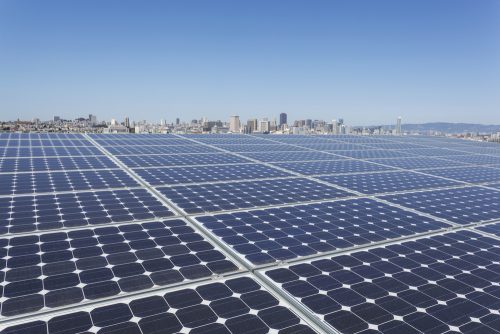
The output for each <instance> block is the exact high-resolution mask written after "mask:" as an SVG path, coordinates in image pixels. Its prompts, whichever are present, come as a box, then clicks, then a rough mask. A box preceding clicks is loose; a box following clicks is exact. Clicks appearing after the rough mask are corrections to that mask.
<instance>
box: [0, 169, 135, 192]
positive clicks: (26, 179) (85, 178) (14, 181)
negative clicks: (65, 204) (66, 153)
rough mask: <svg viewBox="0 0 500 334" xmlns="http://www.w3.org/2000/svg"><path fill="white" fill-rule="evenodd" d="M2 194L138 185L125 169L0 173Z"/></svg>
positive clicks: (0, 190)
mask: <svg viewBox="0 0 500 334" xmlns="http://www.w3.org/2000/svg"><path fill="white" fill-rule="evenodd" d="M0 183H1V184H2V187H1V188H0V195H17V194H29V193H45V192H61V191H77V190H93V189H107V188H128V187H138V186H139V184H138V183H137V182H136V181H135V180H134V179H132V178H131V177H130V176H129V175H128V174H127V173H126V172H125V171H123V170H121V169H108V170H96V171H68V172H50V173H20V174H0Z"/></svg>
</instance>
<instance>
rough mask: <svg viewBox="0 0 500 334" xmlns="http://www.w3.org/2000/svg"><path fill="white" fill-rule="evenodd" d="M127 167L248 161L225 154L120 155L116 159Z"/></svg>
mask: <svg viewBox="0 0 500 334" xmlns="http://www.w3.org/2000/svg"><path fill="white" fill-rule="evenodd" d="M117 158H118V159H119V160H120V161H121V162H123V163H124V164H125V165H126V166H128V167H132V168H135V167H162V166H187V165H191V166H194V165H200V166H201V165H225V164H237V163H248V162H251V161H250V160H246V159H244V158H240V157H238V156H233V155H230V154H226V153H220V154H219V153H218V154H178V155H122V156H118V157H117Z"/></svg>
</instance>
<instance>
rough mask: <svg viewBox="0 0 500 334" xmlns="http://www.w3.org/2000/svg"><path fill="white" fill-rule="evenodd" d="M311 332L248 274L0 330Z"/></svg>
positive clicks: (50, 333)
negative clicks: (247, 275)
mask: <svg viewBox="0 0 500 334" xmlns="http://www.w3.org/2000/svg"><path fill="white" fill-rule="evenodd" d="M92 329H96V330H97V329H98V330H99V333H136V334H140V333H165V334H167V333H176V332H179V331H182V332H185V331H190V333H193V334H196V333H197V334H200V333H241V334H245V333H248V334H250V333H268V332H273V331H274V332H276V333H283V334H286V333H300V334H310V333H316V331H315V330H313V329H312V328H311V327H309V326H308V325H307V324H306V322H305V321H304V320H302V319H301V318H299V317H298V316H297V314H295V313H294V312H293V311H291V310H290V309H289V308H288V307H287V306H286V304H283V302H280V300H278V299H276V298H275V297H274V296H273V295H272V294H271V293H269V292H268V291H266V290H265V289H264V288H263V287H262V286H261V285H259V284H258V283H257V282H256V281H255V280H253V279H252V278H249V277H239V278H233V279H228V280H225V281H222V282H217V283H209V284H202V285H199V286H196V287H188V288H182V289H178V290H174V291H168V292H166V293H160V292H158V293H154V294H148V295H147V296H145V297H142V298H140V297H135V298H133V299H127V300H123V301H121V302H119V303H113V304H107V305H104V306H99V307H94V308H87V309H84V310H82V311H78V312H72V313H68V314H63V315H59V316H55V317H52V318H50V317H48V318H46V319H44V320H37V321H33V322H28V323H24V324H20V325H17V326H12V327H9V328H7V329H6V330H5V331H4V333H5V334H13V333H16V334H28V333H29V334H38V333H48V334H55V333H57V334H61V333H80V332H85V331H88V330H92Z"/></svg>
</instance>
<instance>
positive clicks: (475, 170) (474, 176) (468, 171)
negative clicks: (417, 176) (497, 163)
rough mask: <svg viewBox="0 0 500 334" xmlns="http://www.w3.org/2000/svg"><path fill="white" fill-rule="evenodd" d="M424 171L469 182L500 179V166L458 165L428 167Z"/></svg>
mask: <svg viewBox="0 0 500 334" xmlns="http://www.w3.org/2000/svg"><path fill="white" fill-rule="evenodd" d="M422 172H423V173H426V174H431V175H436V176H441V177H446V178H449V179H454V180H458V181H463V182H468V183H484V182H494V181H500V168H489V167H479V166H478V167H457V168H445V169H426V170H422Z"/></svg>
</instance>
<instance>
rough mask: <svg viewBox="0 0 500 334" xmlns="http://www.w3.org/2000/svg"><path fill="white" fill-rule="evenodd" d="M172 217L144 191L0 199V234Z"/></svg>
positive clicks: (132, 190)
mask: <svg viewBox="0 0 500 334" xmlns="http://www.w3.org/2000/svg"><path fill="white" fill-rule="evenodd" d="M172 215H173V213H172V212H171V211H170V210H169V209H168V208H167V207H165V206H164V205H162V204H161V202H160V201H159V200H158V199H156V198H155V197H153V196H152V195H151V194H150V193H149V192H148V191H147V190H145V189H131V190H115V191H107V190H106V191H96V192H90V191H89V192H79V193H63V194H55V195H33V196H15V197H0V234H6V233H26V232H34V231H43V230H52V229H59V228H62V227H79V226H87V225H99V224H109V223H112V222H127V221H132V220H137V219H155V218H162V217H168V216H172Z"/></svg>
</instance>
